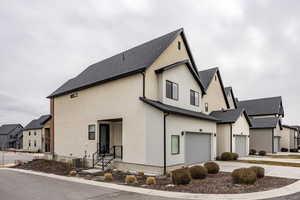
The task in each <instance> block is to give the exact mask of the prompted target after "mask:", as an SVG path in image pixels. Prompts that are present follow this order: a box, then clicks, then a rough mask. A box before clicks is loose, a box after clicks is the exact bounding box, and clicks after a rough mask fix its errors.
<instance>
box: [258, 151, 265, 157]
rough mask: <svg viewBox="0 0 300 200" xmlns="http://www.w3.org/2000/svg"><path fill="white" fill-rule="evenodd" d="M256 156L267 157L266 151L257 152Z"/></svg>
mask: <svg viewBox="0 0 300 200" xmlns="http://www.w3.org/2000/svg"><path fill="white" fill-rule="evenodd" d="M258 155H260V156H265V155H267V152H266V151H259V152H258Z"/></svg>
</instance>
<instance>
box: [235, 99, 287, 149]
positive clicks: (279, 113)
mask: <svg viewBox="0 0 300 200" xmlns="http://www.w3.org/2000/svg"><path fill="white" fill-rule="evenodd" d="M237 105H238V107H239V108H244V109H245V110H246V112H247V114H248V115H249V116H250V118H251V123H252V127H251V128H250V149H255V150H258V151H260V150H265V151H267V152H269V153H276V152H278V151H280V137H281V130H282V124H281V118H282V117H284V109H283V106H282V99H281V97H269V98H260V99H251V100H245V101H238V102H237Z"/></svg>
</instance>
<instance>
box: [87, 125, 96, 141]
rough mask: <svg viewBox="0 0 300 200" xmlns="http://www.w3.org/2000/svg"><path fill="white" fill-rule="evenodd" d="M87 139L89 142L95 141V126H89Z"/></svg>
mask: <svg viewBox="0 0 300 200" xmlns="http://www.w3.org/2000/svg"><path fill="white" fill-rule="evenodd" d="M88 129H89V130H88V134H89V135H88V137H89V140H95V139H96V125H95V124H90V125H89V127H88Z"/></svg>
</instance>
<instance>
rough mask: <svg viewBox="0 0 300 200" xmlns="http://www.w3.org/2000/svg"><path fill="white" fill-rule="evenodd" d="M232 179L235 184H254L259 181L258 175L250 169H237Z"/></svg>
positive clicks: (232, 174)
mask: <svg viewBox="0 0 300 200" xmlns="http://www.w3.org/2000/svg"><path fill="white" fill-rule="evenodd" d="M231 177H232V180H233V183H235V184H254V183H255V181H256V180H257V177H256V173H255V172H254V170H252V169H250V168H239V169H235V170H234V171H233V172H232V173H231Z"/></svg>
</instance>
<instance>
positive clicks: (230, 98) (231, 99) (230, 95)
mask: <svg viewBox="0 0 300 200" xmlns="http://www.w3.org/2000/svg"><path fill="white" fill-rule="evenodd" d="M225 94H226V97H227V100H228V103H229V106H230V109H234V108H237V100H236V98H235V96H234V93H233V89H232V87H225Z"/></svg>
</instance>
